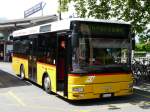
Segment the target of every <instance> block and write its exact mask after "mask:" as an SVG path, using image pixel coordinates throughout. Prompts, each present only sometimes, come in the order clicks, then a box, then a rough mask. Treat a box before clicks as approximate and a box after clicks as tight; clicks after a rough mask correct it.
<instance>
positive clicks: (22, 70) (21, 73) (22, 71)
mask: <svg viewBox="0 0 150 112" xmlns="http://www.w3.org/2000/svg"><path fill="white" fill-rule="evenodd" d="M20 78H21V79H22V80H23V79H25V73H24V67H23V65H21V67H20Z"/></svg>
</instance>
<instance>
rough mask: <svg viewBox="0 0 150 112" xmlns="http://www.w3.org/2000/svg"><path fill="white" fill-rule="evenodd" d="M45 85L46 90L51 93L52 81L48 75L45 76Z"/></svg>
mask: <svg viewBox="0 0 150 112" xmlns="http://www.w3.org/2000/svg"><path fill="white" fill-rule="evenodd" d="M43 87H44V90H45V91H46V92H47V93H49V94H51V81H50V78H49V77H48V76H47V75H46V76H45V77H44V80H43Z"/></svg>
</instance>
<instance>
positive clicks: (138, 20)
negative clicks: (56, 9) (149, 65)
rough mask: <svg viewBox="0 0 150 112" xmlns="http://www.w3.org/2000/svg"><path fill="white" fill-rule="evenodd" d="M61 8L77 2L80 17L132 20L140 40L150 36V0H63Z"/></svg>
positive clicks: (64, 9) (76, 6)
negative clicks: (149, 32)
mask: <svg viewBox="0 0 150 112" xmlns="http://www.w3.org/2000/svg"><path fill="white" fill-rule="evenodd" d="M61 1H62V5H61V10H62V11H67V10H68V4H69V3H70V2H74V3H75V10H76V12H77V15H78V17H94V18H97V19H110V18H116V19H117V20H124V21H127V22H131V24H132V26H133V29H132V30H133V32H135V33H136V35H138V36H139V37H140V41H141V42H143V41H145V39H146V40H147V38H150V35H149V34H148V33H147V32H144V31H145V30H146V31H149V30H150V29H149V28H150V27H147V25H150V0H61Z"/></svg>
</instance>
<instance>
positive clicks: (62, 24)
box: [13, 18, 130, 37]
mask: <svg viewBox="0 0 150 112" xmlns="http://www.w3.org/2000/svg"><path fill="white" fill-rule="evenodd" d="M71 21H84V22H99V23H111V24H122V25H130V23H128V22H121V21H111V20H102V19H86V18H71V19H66V20H60V21H55V22H51V23H47V24H43V25H38V26H33V27H30V28H25V29H21V30H17V31H14V32H13V37H19V36H25V35H31V34H40V33H46V32H55V31H63V30H69V29H70V22H71Z"/></svg>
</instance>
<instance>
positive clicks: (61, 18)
mask: <svg viewBox="0 0 150 112" xmlns="http://www.w3.org/2000/svg"><path fill="white" fill-rule="evenodd" d="M61 19H62V18H61V0H59V20H61Z"/></svg>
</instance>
